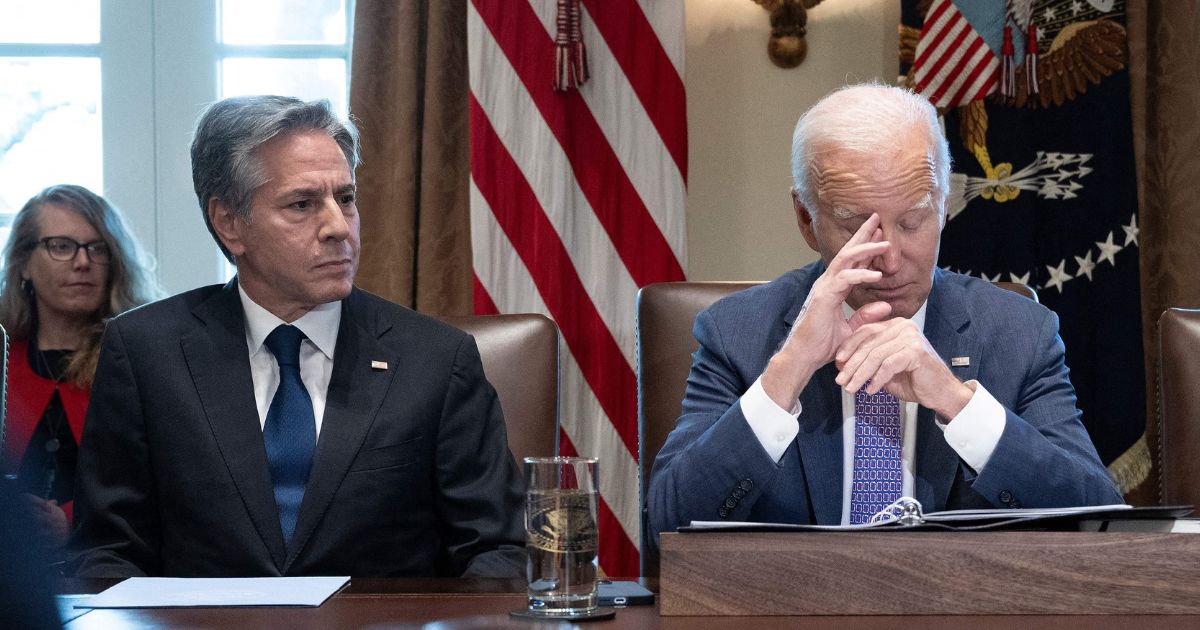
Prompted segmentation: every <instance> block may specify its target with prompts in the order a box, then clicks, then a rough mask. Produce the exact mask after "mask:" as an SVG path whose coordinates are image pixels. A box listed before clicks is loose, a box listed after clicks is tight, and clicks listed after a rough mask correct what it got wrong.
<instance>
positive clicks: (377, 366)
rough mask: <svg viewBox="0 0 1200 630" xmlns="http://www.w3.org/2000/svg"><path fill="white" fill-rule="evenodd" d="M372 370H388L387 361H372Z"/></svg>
mask: <svg viewBox="0 0 1200 630" xmlns="http://www.w3.org/2000/svg"><path fill="white" fill-rule="evenodd" d="M371 369H372V370H380V371H382V370H386V369H387V361H371Z"/></svg>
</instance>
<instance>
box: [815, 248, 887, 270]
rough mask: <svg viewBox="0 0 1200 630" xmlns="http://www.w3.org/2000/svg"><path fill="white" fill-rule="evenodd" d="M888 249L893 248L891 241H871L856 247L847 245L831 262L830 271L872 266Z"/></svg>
mask: <svg viewBox="0 0 1200 630" xmlns="http://www.w3.org/2000/svg"><path fill="white" fill-rule="evenodd" d="M888 247H891V242H889V241H871V242H869V243H858V244H855V245H851V244H850V243H847V244H846V245H844V246H843V247H842V249H841V250H839V251H838V253H837V255H836V256H834V257H833V260H831V261H829V270H830V271H833V272H837V271H841V270H842V269H852V268H857V267H865V266H866V265H868V264H870V262H871V259H873V258H875V257H876V256H879V255H881V254H883V253H884V252H886V251H887V249H888Z"/></svg>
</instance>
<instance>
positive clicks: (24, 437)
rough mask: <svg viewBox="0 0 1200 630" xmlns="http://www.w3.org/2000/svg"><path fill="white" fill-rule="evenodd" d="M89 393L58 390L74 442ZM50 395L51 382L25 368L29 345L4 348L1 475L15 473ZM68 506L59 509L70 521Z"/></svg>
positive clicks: (65, 387)
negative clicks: (5, 403)
mask: <svg viewBox="0 0 1200 630" xmlns="http://www.w3.org/2000/svg"><path fill="white" fill-rule="evenodd" d="M90 393H91V392H90V390H87V389H83V388H82V387H79V386H77V385H72V384H70V383H63V384H61V385H59V386H58V396H59V398H60V399H62V404H63V410H64V411H66V413H67V424H69V425H70V426H71V433H72V434H73V435H74V436H75V442H76V443H78V442H79V436H80V434H81V433H82V431H83V418H84V416H85V415H86V414H87V406H88V396H89V394H90ZM53 394H54V381H52V380H50V379H48V378H42V377H40V376H38V375H37V374H36V373H34V371H33V368H31V367H30V366H29V343H28V342H26V341H13V342H11V343H10V344H9V347H8V415H7V417H6V418H5V432H4V453H3V455H4V462H3V465H4V472H5V473H14V474H15V473H16V472H17V471H18V469H19V468H20V466H21V458H22V457H24V456H25V448H26V447H28V446H29V438H30V437H32V436H33V430H34V429H36V428H37V425H38V423H39V422H41V421H42V414H43V413H44V412H45V411H46V405H49V404H50V397H51V396H52V395H53ZM71 507H72V505H71V503H67V504H65V505H63V506H62V508H63V510H64V511H65V512H66V513H67V517H68V518H70V517H71Z"/></svg>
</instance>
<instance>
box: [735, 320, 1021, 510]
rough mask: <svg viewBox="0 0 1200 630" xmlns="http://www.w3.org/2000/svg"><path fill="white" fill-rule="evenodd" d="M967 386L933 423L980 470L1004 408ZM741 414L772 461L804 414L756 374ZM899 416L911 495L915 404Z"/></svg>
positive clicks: (845, 500) (850, 441)
mask: <svg viewBox="0 0 1200 630" xmlns="http://www.w3.org/2000/svg"><path fill="white" fill-rule="evenodd" d="M927 304H928V303H926V304H922V305H921V308H920V309H919V310H918V311H917V313H916V314H915V315H913V317H912V320H913V323H915V324H916V325H917V328H918V329H920V330H924V329H925V307H926V306H927ZM842 310H843V312H844V313H845V314H846V317H849V316H850V315H852V314H853V313H854V309H852V308H850V306H849V305H847V304H844V303H843V304H842ZM966 384H967V386H968V387H970V388H971V389H973V390H974V392H975V393H974V394H973V395H972V396H971V400H970V401H969V402H968V403H967V406H966V407H963V410H962V411H961V412H959V414H958V415H957V416H955V417H954V418H953V420H952V421H951V422H949V423H948V424H943V423H942V422H941V419H940V418H939V419H937V421H936V422H935V423H934V424H935V425H936V426H937V427H938V428H940V429H941V430H942V435H943V437H945V438H946V442H947V443H948V444H950V448H953V449H954V451H955V452H956V453H958V456H959V457H960V458H961V459H962V460H963V461H964V462H966V464H967V465H968V466H970V467H971V468H972V469H973V470H975V471H976V472H977V473H978V472H983V468H984V467H985V466H987V462H988V459H989V458H991V456H992V452H993V451H995V450H996V445H997V444H998V443H999V442H1000V435H1001V434H1002V433H1004V425H1005V422H1006V421H1005V413H1004V407H1003V406H1001V405H1000V403H999V402H998V401H997V400H996V399H995V398H994V397H993V396H992V395H991V394H990V393H988V391H987V390H986V389H984V387H983V385H980V384H979V382H978V381H967V383H966ZM841 391H842V418H843V422H842V524H843V525H848V524H849V523H850V486H851V482H852V481H853V479H854V394H852V393H850V392H847V391H846V390H844V389H843V390H841ZM741 404H742V415H743V416H745V418H746V423H747V424H749V425H750V429H751V430H752V431H754V435H755V436H756V437H757V438H758V441H759V442H760V443H761V444H762V447H763V449H764V450H765V451H766V452H767V455H769V456H770V457H771V459H772V460H774V461H775V462H776V463H778V462H779V460H780V459H781V458H782V457H783V453H784V451H786V450H787V448H788V446H790V445H791V443H792V440H794V439H796V435H797V434H798V433H799V432H800V423H799V417H800V414H801V413H803V411H804V410H803V409H801V406H800V401H799V400H797V401H796V405H795V406H794V407H792V409H791V410H790V411H787V410H784V409H782V408H780V407H779V405H777V404H775V401H773V400H771V397H770V396H767V393H766V391H764V390H763V388H762V377H761V376H760V377H759V378H758V379H757V380H755V381H754V384H753V385H751V386H750V389H749V390H747V391H746V393H745V394H742V398H741ZM900 409H901V413H900V421H901V422H902V423H903V426H904V444H903V447H902V450H901V459H902V465H903V468H904V474H903V483H902V485H903V491H902V493H903V496H908V497H911V496H913V477H914V473H915V463H916V442H917V423H916V418H917V409H918V405H917V403H915V402H905V403H904V404H903V405H901V407H900Z"/></svg>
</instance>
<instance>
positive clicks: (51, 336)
mask: <svg viewBox="0 0 1200 630" xmlns="http://www.w3.org/2000/svg"><path fill="white" fill-rule="evenodd" d="M144 261H145V258H144V257H143V255H142V253H141V248H140V247H139V246H138V244H137V241H135V240H134V238H133V235H132V234H131V233H130V232H129V230H128V229H127V228H126V227H125V223H124V221H123V220H122V218H121V215H120V213H119V212H118V211H117V209H116V208H114V207H113V206H112V205H110V204H109V203H108V202H107V201H105V200H104V199H103V198H101V197H100V196H99V195H96V194H95V193H93V192H91V191H90V190H88V189H86V188H83V187H82V186H73V185H60V186H51V187H50V188H47V189H45V190H43V191H42V192H41V193H38V194H37V195H36V196H34V197H33V198H32V199H30V200H29V201H28V202H26V203H25V206H24V207H22V208H21V211H20V212H18V213H17V215H16V217H14V219H13V223H12V232H11V233H10V234H9V238H8V244H7V245H5V247H4V270H3V273H4V275H3V278H2V279H0V324H3V326H4V328H5V329H6V330H7V331H8V334H9V336H10V338H11V342H10V345H9V350H8V404H7V420H6V422H5V425H6V426H4V427H3V429H4V433H3V434H0V440H2V441H3V451H0V457H2V458H3V470H4V474H5V478H6V481H5V483H13V481H14V480H15V483H16V484H17V487H18V490H19V491H20V492H22V493H23V494H25V497H26V501H27V502H28V503H29V504H30V507H31V509H32V511H33V513H34V516H35V518H36V519H37V521H38V522H39V523H40V525H41V526H42V529H43V530H44V531H45V532H46V543H47V544H48V545H50V546H54V547H59V546H62V545H63V544H64V543H65V542H66V540H67V536H68V534H69V532H70V519H71V501H72V499H73V498H74V479H75V461H76V455H77V453H78V450H79V436H80V432H81V430H82V429H83V419H84V414H85V413H86V412H87V404H88V393H89V391H90V388H91V383H92V376H93V374H94V372H95V371H96V361H97V359H99V354H100V337H101V335H103V333H104V322H105V320H107V319H108V318H110V317H112V316H114V315H116V314H118V313H120V312H122V311H125V310H127V309H130V308H133V307H135V306H138V305H141V304H144V303H146V302H148V301H150V300H152V299H154V298H156V297H158V289H157V287H156V285H155V284H154V281H153V279H152V276H151V274H150V270H149V269H148V268H147V266H146V265H145V264H144ZM114 456H117V457H119V456H120V455H119V454H114Z"/></svg>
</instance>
